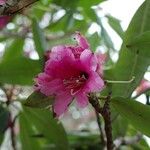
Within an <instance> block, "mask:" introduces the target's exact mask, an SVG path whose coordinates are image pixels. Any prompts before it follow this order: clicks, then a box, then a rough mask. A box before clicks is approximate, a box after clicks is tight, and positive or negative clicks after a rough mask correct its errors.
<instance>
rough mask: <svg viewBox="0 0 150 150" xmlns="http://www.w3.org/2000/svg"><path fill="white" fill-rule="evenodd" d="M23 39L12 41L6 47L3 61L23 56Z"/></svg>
mask: <svg viewBox="0 0 150 150" xmlns="http://www.w3.org/2000/svg"><path fill="white" fill-rule="evenodd" d="M23 45H24V39H18V38H17V39H15V40H14V41H12V42H10V43H8V46H7V45H6V49H5V53H4V55H3V58H2V59H3V61H7V60H9V59H14V58H16V57H18V56H21V55H22V54H23Z"/></svg>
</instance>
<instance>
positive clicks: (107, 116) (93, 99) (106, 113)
mask: <svg viewBox="0 0 150 150" xmlns="http://www.w3.org/2000/svg"><path fill="white" fill-rule="evenodd" d="M110 98H111V93H109V95H108V96H107V97H106V101H105V104H104V106H103V107H100V105H99V102H98V97H97V96H96V95H94V94H91V95H90V97H89V101H90V103H91V105H92V106H93V107H94V109H95V110H96V111H97V112H98V113H100V114H101V115H102V116H103V119H104V122H105V133H106V138H107V143H106V145H107V150H113V147H114V145H113V138H112V127H111V112H110V107H109V102H110Z"/></svg>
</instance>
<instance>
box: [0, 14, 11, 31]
mask: <svg viewBox="0 0 150 150" xmlns="http://www.w3.org/2000/svg"><path fill="white" fill-rule="evenodd" d="M10 20H11V16H0V29H2V28H4V27H5V26H6V25H7V23H8V22H9V21H10Z"/></svg>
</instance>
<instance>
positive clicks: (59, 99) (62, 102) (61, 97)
mask: <svg viewBox="0 0 150 150" xmlns="http://www.w3.org/2000/svg"><path fill="white" fill-rule="evenodd" d="M72 98H73V97H72V96H71V95H70V94H69V93H67V92H63V93H61V94H58V95H57V96H56V99H55V102H54V112H55V113H56V115H57V116H58V117H59V116H60V115H61V114H63V113H64V112H65V111H66V110H67V107H68V105H69V104H70V103H71V102H72Z"/></svg>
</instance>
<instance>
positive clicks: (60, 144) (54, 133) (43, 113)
mask: <svg viewBox="0 0 150 150" xmlns="http://www.w3.org/2000/svg"><path fill="white" fill-rule="evenodd" d="M24 113H25V114H26V117H27V118H28V120H30V123H32V124H33V125H34V128H36V130H37V131H38V132H39V133H40V134H42V135H43V136H44V137H45V138H46V139H47V140H48V141H49V142H50V143H51V144H54V145H55V149H56V150H57V149H61V150H68V142H67V136H66V133H65V131H64V128H63V127H62V125H61V124H60V123H58V121H57V120H56V119H54V118H53V115H52V113H51V112H50V111H49V110H45V109H35V108H29V107H28V108H27V107H24ZM26 125H28V124H26Z"/></svg>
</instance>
